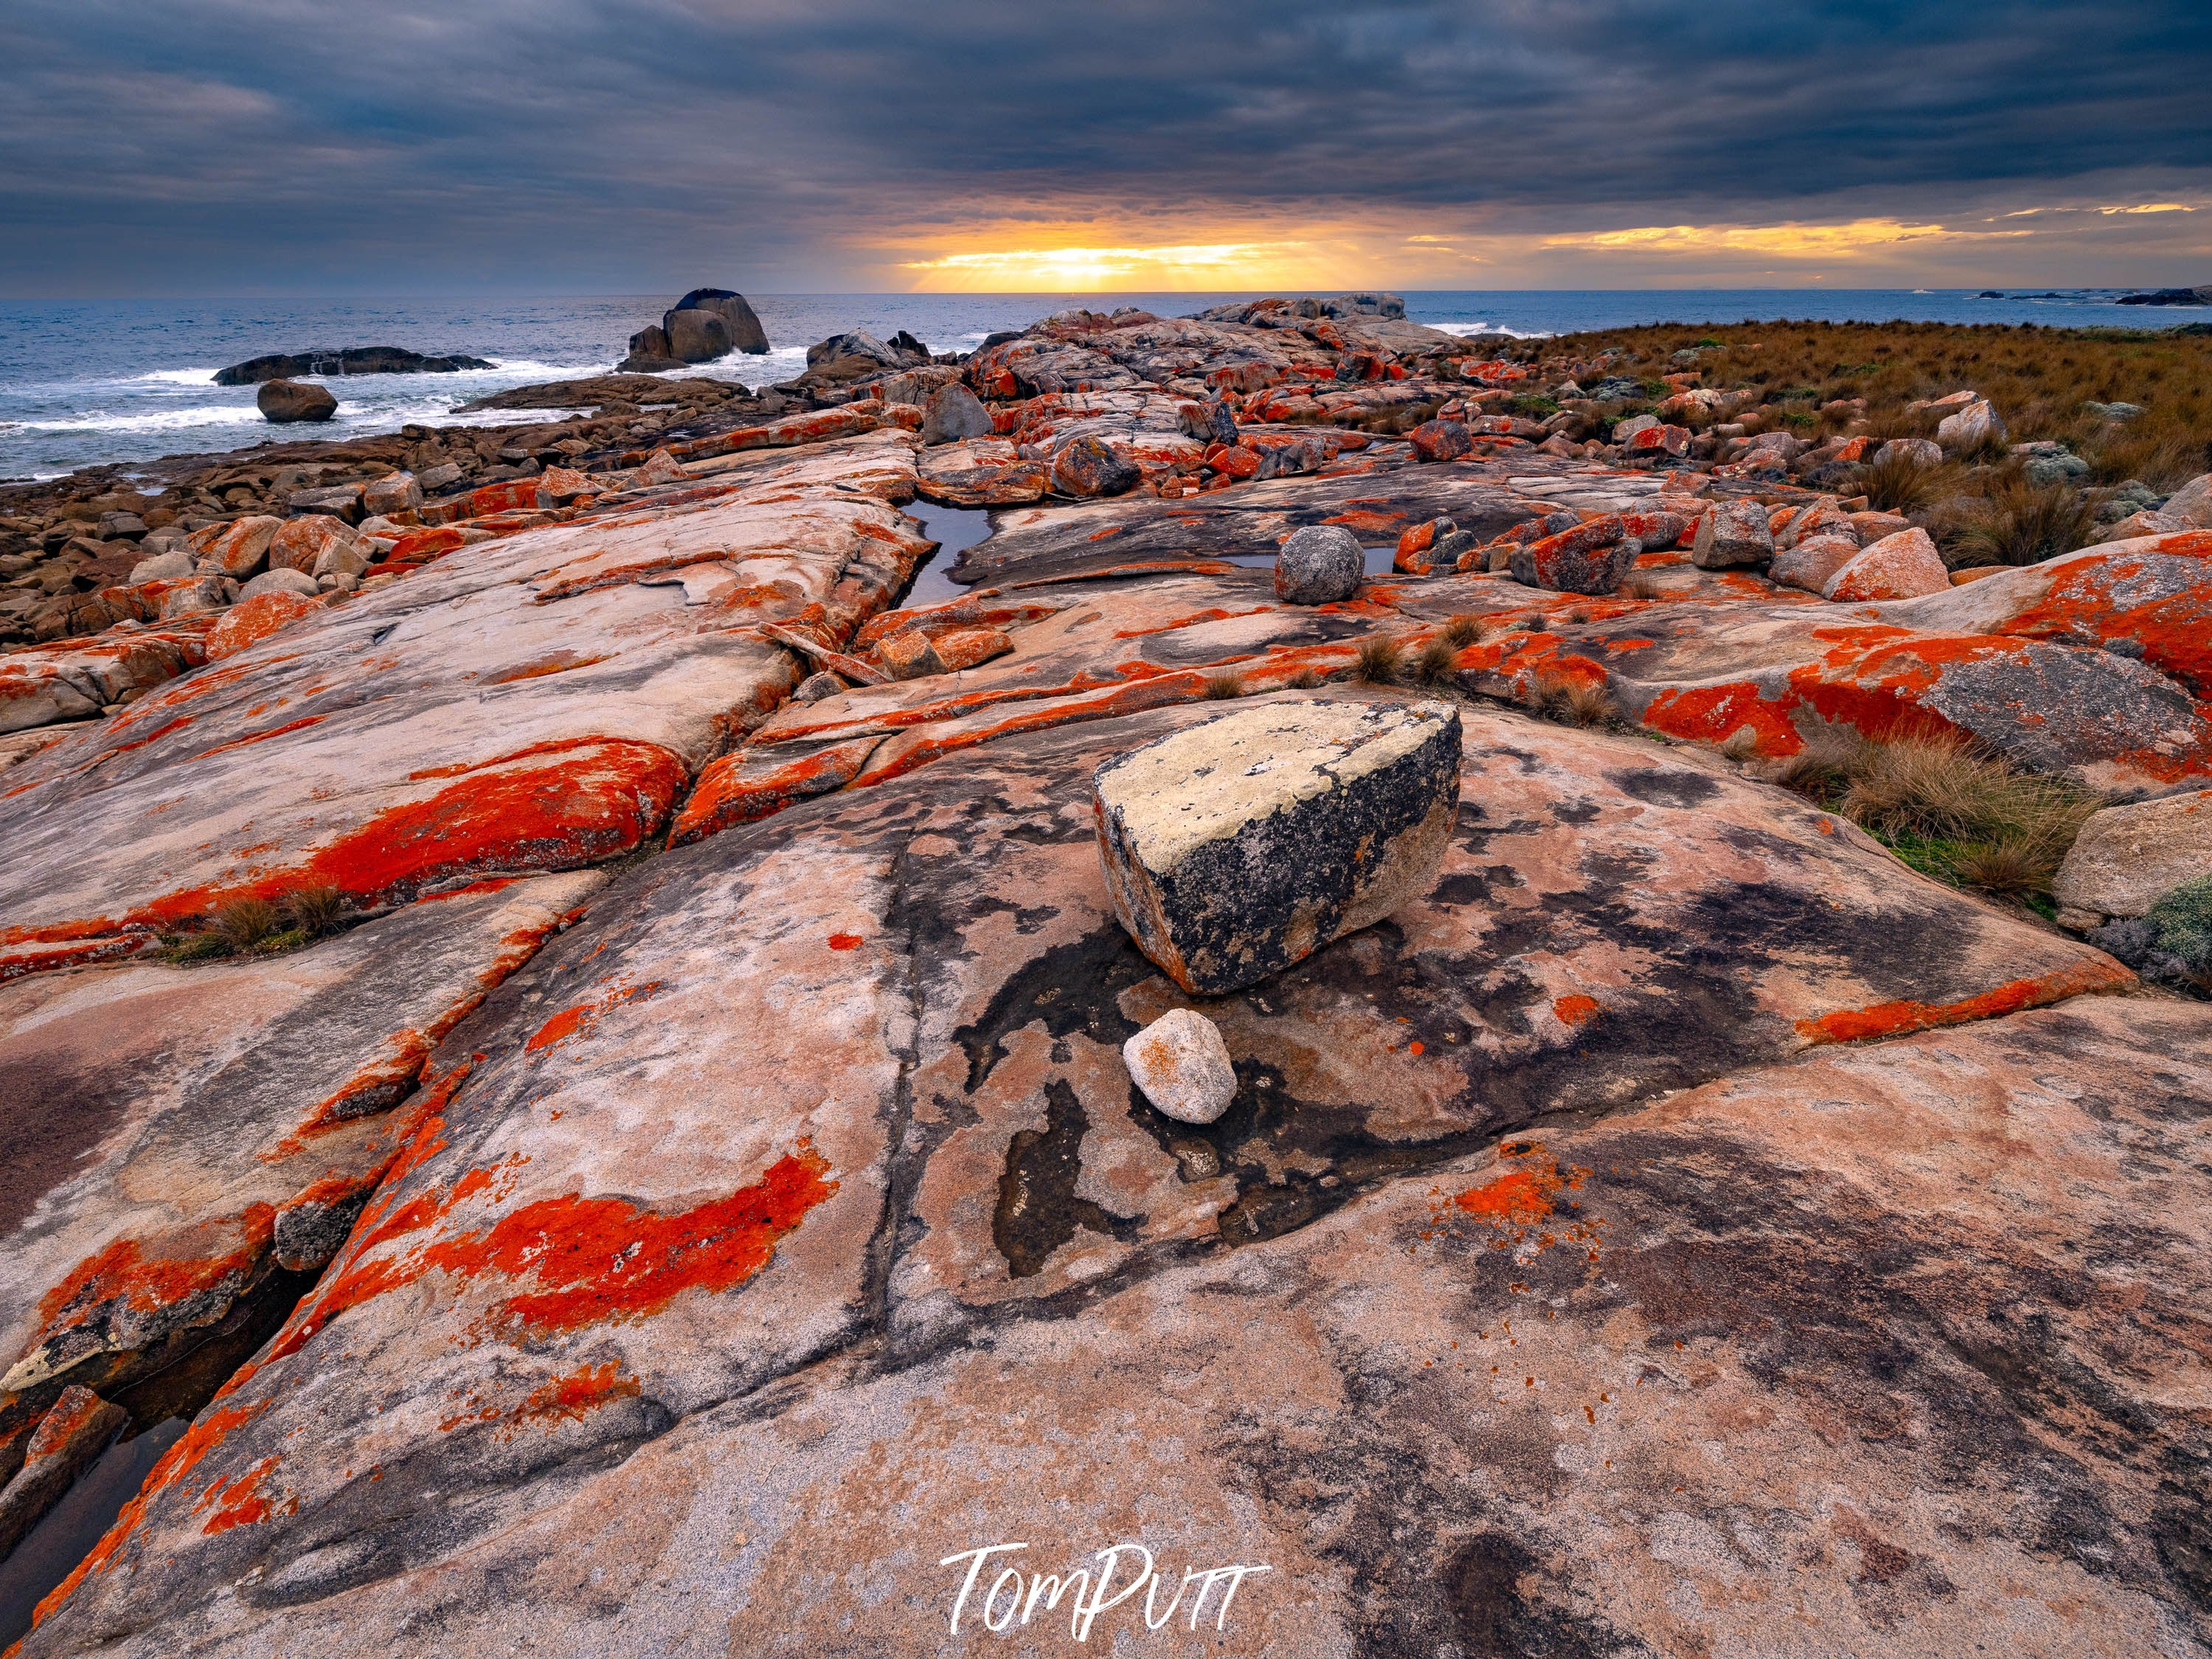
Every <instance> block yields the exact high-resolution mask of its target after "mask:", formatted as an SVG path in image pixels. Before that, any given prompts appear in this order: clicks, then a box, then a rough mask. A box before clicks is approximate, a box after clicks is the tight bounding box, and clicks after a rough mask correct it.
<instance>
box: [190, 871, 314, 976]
mask: <svg viewBox="0 0 2212 1659" xmlns="http://www.w3.org/2000/svg"><path fill="white" fill-rule="evenodd" d="M345 926H346V897H345V894H344V893H343V892H342V891H341V890H339V889H337V888H336V887H331V886H316V887H302V888H301V889H299V890H296V891H294V892H290V893H287V894H286V895H285V896H284V897H283V902H282V903H281V904H277V903H271V902H270V901H269V900H267V899H264V898H242V899H236V900H234V901H233V902H230V903H228V904H226V905H225V906H223V908H222V909H220V910H218V911H216V914H215V915H214V916H213V917H212V918H211V919H210V923H209V925H208V926H207V927H204V928H201V929H199V930H197V932H193V933H182V934H177V935H172V936H170V937H169V938H168V939H167V941H166V943H167V949H166V950H165V951H163V952H162V954H163V956H164V957H167V960H169V961H171V962H175V963H191V962H210V961H216V960H219V959H220V958H222V957H234V956H245V955H247V954H249V953H251V954H252V955H256V956H269V955H272V954H274V953H276V952H277V951H295V950H297V949H299V948H300V947H301V945H312V944H313V943H314V942H315V941H316V940H317V939H327V938H328V937H329V936H330V935H331V934H332V933H338V932H340V931H341V930H343V928H344V927H345Z"/></svg>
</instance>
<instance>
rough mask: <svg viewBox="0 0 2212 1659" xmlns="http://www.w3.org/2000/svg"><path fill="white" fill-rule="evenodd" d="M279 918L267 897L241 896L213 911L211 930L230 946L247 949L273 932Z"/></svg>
mask: <svg viewBox="0 0 2212 1659" xmlns="http://www.w3.org/2000/svg"><path fill="white" fill-rule="evenodd" d="M282 922H283V916H282V915H279V914H278V912H277V909H276V906H275V905H273V904H271V903H270V902H269V901H268V900H267V899H258V898H242V899H237V900H234V901H233V902H231V903H228V904H226V905H225V906H223V908H222V909H221V910H219V911H217V912H216V919H215V931H216V933H217V934H218V935H220V936H221V938H222V941H223V943H224V944H226V945H229V946H230V948H231V949H232V950H234V951H250V950H252V948H253V947H254V946H255V945H258V944H260V943H261V941H262V940H263V939H267V938H268V937H269V936H270V934H271V933H275V932H276V929H277V927H278V926H279V925H280V924H281V923H282Z"/></svg>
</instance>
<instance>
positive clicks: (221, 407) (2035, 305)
mask: <svg viewBox="0 0 2212 1659" xmlns="http://www.w3.org/2000/svg"><path fill="white" fill-rule="evenodd" d="M2124 291H2125V290H2122V289H2077V290H2072V291H2069V292H2067V293H2064V294H2060V295H2022V296H2020V297H2007V298H2004V299H1999V300H1990V299H1983V298H1980V297H1978V295H1976V294H1975V293H1973V292H1972V291H1970V290H1964V289H1956V290H1954V289H1937V290H1933V291H1929V290H1925V289H1915V290H1907V289H1858V290H1840V291H1833V292H1828V291H1819V290H1808V289H1618V290H1558V291H1529V292H1466V293H1408V294H1407V295H1406V308H1407V315H1408V316H1410V317H1412V318H1413V319H1415V320H1416V321H1419V322H1425V323H1430V324H1432V325H1436V326H1437V327H1440V328H1448V329H1451V330H1453V331H1455V332H1462V333H1468V334H1476V333H1486V332H1487V333H1496V334H1500V335H1505V336H1511V337H1528V336H1534V335H1547V334H1563V333H1571V332H1574V331H1578V330H1583V329H1591V328H1614V327H1621V326H1626V325H1632V324H1637V323H1659V322H1683V323H1710V324H1713V325H1726V324H1732V323H1739V322H1743V321H1746V320H1758V321H1766V320H1771V319H1777V318H1784V317H1788V318H1812V319H1826V320H1830V321H1838V322H1842V321H1862V322H1886V321H1890V320H1892V319H1910V320H1913V321H1921V322H1958V323H2027V322H2033V323H2043V324H2046V325H2054V326H2106V327H2117V326H2125V327H2160V326H2171V325H2174V324H2178V323H2184V322H2187V321H2190V320H2191V319H2202V318H2203V317H2204V316H2205V315H2206V314H2207V313H2205V312H2203V311H2201V310H2196V309H2181V308H2172V309H2153V308H2145V307H2127V308H2126V309H2121V308H2119V307H2117V306H2116V305H2115V304H2114V303H2113V302H2114V301H2115V300H2116V299H2117V298H2118V295H2120V294H2121V293H2123V292H2124ZM1250 297H1253V296H1251V295H1235V294H1115V295H1065V294H811V295H754V296H752V303H753V306H754V308H755V309H756V310H757V311H758V313H760V318H761V322H762V324H763V326H764V327H765V328H766V330H767V331H768V336H769V342H770V344H771V346H772V347H773V349H771V350H770V351H769V354H768V355H767V356H764V357H731V358H727V359H725V360H724V361H723V362H720V363H714V364H710V365H708V366H706V367H704V368H701V369H698V370H694V371H692V372H694V373H701V374H713V375H718V376H722V377H726V378H728V379H732V380H743V381H744V382H745V383H746V384H747V385H751V386H760V385H764V384H766V383H768V382H769V381H772V380H787V379H788V378H790V377H791V376H792V375H793V374H797V373H798V372H799V370H800V369H802V368H805V363H806V347H807V346H808V344H810V343H812V342H813V341H816V340H819V339H822V338H823V337H826V336H828V335H830V334H834V333H836V332H838V331H842V330H844V329H849V328H860V329H866V330H867V331H869V332H871V333H873V334H878V335H882V336H889V335H890V334H891V333H893V332H895V331H897V330H899V329H902V328H903V329H906V330H908V331H910V332H912V333H914V334H915V335H916V336H918V337H920V338H921V339H923V340H925V341H927V342H928V343H929V344H930V345H931V346H932V347H933V348H934V349H937V350H939V351H950V350H966V349H970V348H972V347H974V346H975V344H976V343H978V342H979V341H981V339H982V338H983V337H985V336H986V335H987V334H989V333H991V332H992V331H994V330H997V329H1004V328H1020V327H1024V326H1025V325H1028V324H1030V323H1032V322H1035V321H1036V319H1039V318H1041V317H1044V316H1048V315H1049V314H1050V313H1053V312H1054V311H1058V310H1060V309H1062V308H1064V307H1067V306H1071V305H1090V306H1093V307H1098V308H1101V309H1105V308H1110V307H1114V306H1119V305H1136V306H1142V307H1145V308H1146V309H1147V310H1152V311H1158V312H1160V313H1164V314H1169V315H1176V314H1182V313H1188V312H1192V311H1196V310H1198V309H1200V308H1201V307H1206V306H1210V305H1218V304H1221V303H1223V302H1225V301H1231V300H1236V299H1243V298H1250ZM674 298H675V296H674V295H593V296H587V297H584V298H568V299H520V300H483V299H469V300H316V301H285V300H238V301H220V300H198V301H184V300H143V301H130V300H103V301H14V302H9V303H7V304H4V305H0V478H23V477H50V476H52V475H54V474H57V473H62V472H66V471H70V469H72V468H75V467H79V466H88V465H96V464H99V463H103V462H126V463H127V462H131V461H143V460H150V459H154V458H155V457H157V456H162V455H172V454H182V453H202V452H206V451H217V450H228V449H235V448H240V447H244V446H246V445H249V444H252V443H256V442H258V441H262V440H263V439H264V438H268V437H270V436H271V435H272V433H271V430H270V427H269V426H268V424H267V423H266V422H264V421H263V420H262V419H261V416H260V415H259V413H258V411H257V410H255V408H254V404H253V396H254V392H253V388H252V387H251V386H239V387H229V386H216V384H215V383H214V380H215V372H216V369H218V368H222V366H224V365H225V364H227V363H233V362H240V361H242V360H243V359H245V358H248V357H255V356H261V355H263V354H264V353H267V352H279V351H282V352H297V351H302V350H306V349H311V348H313V349H331V348H337V347H343V346H355V345H395V346H404V347H407V348H410V349H413V350H416V351H422V352H427V353H447V352H458V353H461V354H464V355H466V356H472V357H482V358H485V359H487V360H489V361H490V362H495V363H496V364H497V365H498V367H497V368H490V369H478V370H473V371H470V372H468V373H465V374H367V375H356V376H353V377H350V378H347V379H344V380H337V381H335V382H332V383H331V388H332V390H333V391H335V392H337V398H338V413H337V418H336V419H334V420H333V421H331V422H330V423H329V424H328V425H326V426H324V427H321V428H317V429H315V435H317V436H328V437H344V436H349V435H361V434H366V433H373V432H389V431H392V430H394V429H396V428H398V427H400V426H403V425H404V424H406V423H407V422H424V423H441V424H443V423H447V422H453V421H455V420H460V421H468V420H472V419H474V420H483V421H486V422H499V421H503V420H511V419H512V418H513V416H500V415H489V416H455V415H454V414H453V410H454V408H455V406H456V405H458V404H462V403H465V402H466V401H467V400H469V399H470V398H477V397H482V396H483V395H484V394H485V393H487V392H497V391H501V390H504V389H505V388H507V387H509V386H524V385H528V384H530V383H532V382H534V381H540V380H558V379H562V378H566V377H571V376H578V375H584V374H599V373H604V372H605V370H607V369H608V368H611V367H612V366H613V365H614V364H615V362H617V360H618V359H619V358H620V357H621V356H622V355H623V351H624V349H625V344H626V342H627V341H628V339H629V336H630V335H631V334H632V333H633V332H635V331H636V330H638V329H640V328H641V327H643V326H644V325H646V324H647V323H648V322H653V321H657V320H658V319H659V315H660V313H661V312H662V311H663V310H664V309H665V307H667V306H668V304H669V303H670V302H671V301H672V300H673V299H674ZM286 435H289V434H286Z"/></svg>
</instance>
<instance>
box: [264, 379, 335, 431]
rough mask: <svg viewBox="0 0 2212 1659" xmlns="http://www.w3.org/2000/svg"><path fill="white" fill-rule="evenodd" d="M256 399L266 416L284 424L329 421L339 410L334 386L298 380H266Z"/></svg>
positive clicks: (279, 423)
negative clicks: (311, 383) (331, 389)
mask: <svg viewBox="0 0 2212 1659" xmlns="http://www.w3.org/2000/svg"><path fill="white" fill-rule="evenodd" d="M253 403H254V406H255V407H256V408H257V409H258V410H260V411H261V413H262V416H264V418H265V419H267V420H270V421H273V422H276V423H277V424H278V425H280V426H281V425H283V424H285V423H287V422H292V421H327V420H329V419H330V418H331V416H333V415H335V414H337V412H338V400H337V398H335V397H333V396H331V392H330V388H328V387H327V386H307V385H303V384H301V382H299V381H297V380H264V382H263V383H262V386H261V390H260V391H259V392H256V393H255V394H254V398H253Z"/></svg>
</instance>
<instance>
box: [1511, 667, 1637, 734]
mask: <svg viewBox="0 0 2212 1659" xmlns="http://www.w3.org/2000/svg"><path fill="white" fill-rule="evenodd" d="M1528 706H1529V707H1530V708H1533V709H1534V710H1535V711H1536V713H1538V714H1541V715H1542V716H1543V717H1544V718H1545V719H1546V720H1558V721H1559V722H1560V723H1561V724H1562V725H1565V726H1607V725H1610V724H1612V723H1613V720H1616V719H1617V718H1618V717H1619V714H1620V711H1619V710H1618V709H1617V708H1614V707H1613V693H1612V692H1610V691H1609V690H1607V689H1606V688H1605V687H1604V686H1603V685H1601V684H1592V683H1590V682H1589V681H1588V680H1583V679H1577V678H1575V677H1573V676H1572V675H1569V674H1540V675H1538V676H1537V677H1536V679H1535V681H1534V684H1531V685H1530V686H1529V688H1528Z"/></svg>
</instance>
